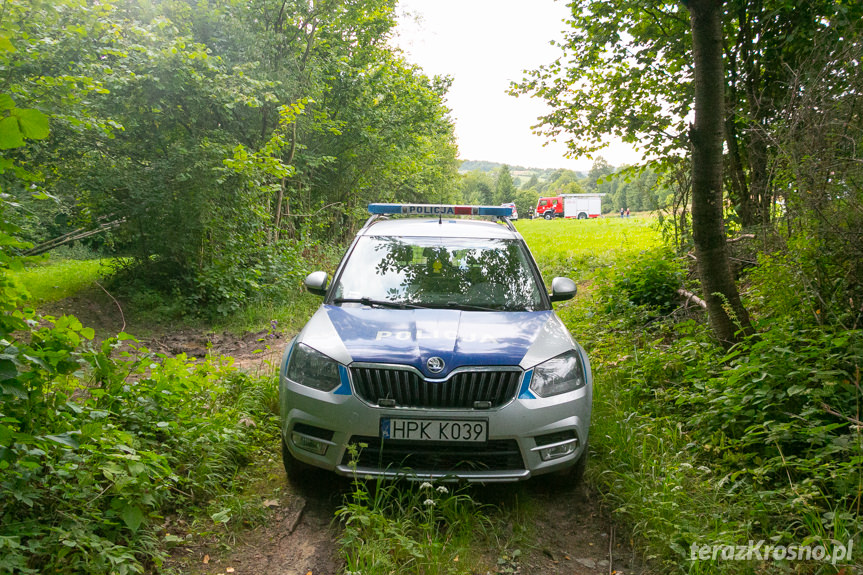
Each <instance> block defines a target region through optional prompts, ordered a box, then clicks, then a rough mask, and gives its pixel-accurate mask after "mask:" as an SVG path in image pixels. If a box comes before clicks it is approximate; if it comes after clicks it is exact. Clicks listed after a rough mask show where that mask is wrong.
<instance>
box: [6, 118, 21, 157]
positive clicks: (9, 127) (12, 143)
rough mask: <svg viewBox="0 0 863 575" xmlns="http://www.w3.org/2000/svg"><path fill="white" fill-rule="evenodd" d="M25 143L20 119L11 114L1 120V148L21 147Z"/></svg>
mask: <svg viewBox="0 0 863 575" xmlns="http://www.w3.org/2000/svg"><path fill="white" fill-rule="evenodd" d="M23 145H24V137H23V135H22V134H21V130H20V129H18V119H17V118H15V117H13V116H9V117H8V118H3V119H2V120H0V150H8V149H10V148H20V147H21V146H23Z"/></svg>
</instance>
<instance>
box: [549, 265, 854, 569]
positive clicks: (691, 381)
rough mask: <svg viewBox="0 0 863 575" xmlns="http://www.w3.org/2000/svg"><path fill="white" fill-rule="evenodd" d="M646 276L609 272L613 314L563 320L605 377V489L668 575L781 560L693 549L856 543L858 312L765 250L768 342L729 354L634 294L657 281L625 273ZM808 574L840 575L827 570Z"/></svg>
mask: <svg viewBox="0 0 863 575" xmlns="http://www.w3.org/2000/svg"><path fill="white" fill-rule="evenodd" d="M632 267H633V266H632V265H631V264H629V263H626V264H618V265H616V266H613V267H611V268H608V269H606V270H605V273H604V275H602V276H601V277H600V278H599V281H598V282H597V284H598V285H597V289H595V291H594V296H595V298H596V300H597V301H599V302H604V305H600V306H598V307H599V309H600V310H601V313H597V312H596V309H597V308H596V307H591V306H590V305H587V306H584V308H577V309H573V310H570V311H569V313H568V314H565V315H564V317H565V319H566V321H567V322H568V323H569V324H570V325H571V327H572V328H573V329H574V330H575V331H577V332H578V333H579V334H580V339H581V340H582V341H583V343H584V344H585V345H586V347H587V348H588V349H589V350H590V353H591V358H592V359H593V361H594V369H595V372H596V373H597V374H598V382H597V387H596V397H595V409H596V411H597V412H596V414H595V417H594V421H595V424H594V428H593V429H592V430H591V434H592V440H591V444H592V446H593V448H594V449H597V450H598V451H599V452H600V457H598V458H595V459H594V460H593V461H594V462H595V463H596V465H594V466H593V473H594V475H593V476H592V477H591V479H592V481H593V482H594V484H596V485H597V486H599V488H600V489H601V491H602V492H603V493H604V494H605V496H606V497H607V498H608V499H609V500H610V501H612V502H613V504H612V508H613V509H614V513H615V515H616V516H617V517H619V518H620V519H622V520H623V521H624V523H626V524H628V525H629V526H631V528H632V529H633V532H634V533H635V534H636V535H637V537H638V538H639V539H641V545H642V546H643V548H645V549H646V550H647V551H648V554H649V555H650V556H652V557H653V558H655V559H657V560H658V561H659V562H660V563H661V564H664V565H665V568H666V569H667V570H668V571H672V570H678V569H682V571H683V572H688V573H707V572H710V573H713V572H716V573H751V572H753V571H758V569H767V568H768V567H779V566H781V564H777V563H773V562H770V563H769V564H767V563H765V564H761V565H760V566H759V563H758V561H748V562H747V561H744V562H737V561H708V562H706V563H698V562H695V563H692V562H690V561H689V557H690V545H691V544H692V543H697V544H699V545H701V544H707V543H719V544H740V543H746V542H747V541H750V540H753V541H756V542H757V541H759V540H762V539H763V540H766V541H768V542H769V543H775V544H783V545H788V544H794V543H796V544H813V545H818V544H824V545H826V546H827V548H828V549H829V548H830V547H831V546H832V545H834V544H837V543H840V544H843V545H844V544H847V542H848V541H849V540H851V539H854V540H855V543H854V545H855V548H856V547H857V546H858V545H859V544H860V540H859V539H860V533H861V530H863V522H861V520H860V515H859V505H860V501H861V493H863V487H861V485H863V484H861V481H860V477H861V473H863V439H861V435H860V431H861V428H863V422H861V421H860V419H861V417H860V412H859V406H860V405H861V402H863V389H861V376H860V366H861V365H863V331H861V330H860V329H859V328H858V326H854V323H853V318H850V319H851V320H852V321H849V317H848V314H847V313H844V314H832V313H831V312H830V311H825V310H823V309H822V305H823V300H822V299H821V298H820V297H819V295H818V287H817V285H813V283H812V282H811V281H810V279H811V278H809V277H807V275H806V273H805V267H801V265H800V262H799V261H798V257H790V256H788V255H783V254H781V253H775V254H772V255H770V256H766V255H762V256H761V257H760V260H759V265H758V266H757V267H755V268H752V269H751V271H750V273H749V274H748V275H747V276H746V277H745V278H744V279H745V285H746V286H747V291H746V301H747V305H749V307H750V309H752V310H753V311H754V312H755V313H754V315H753V317H754V318H755V319H756V325H757V327H758V335H757V336H755V337H752V338H749V339H748V340H746V341H744V342H743V343H741V344H738V345H737V346H735V347H734V348H732V349H730V350H728V351H726V350H724V349H723V348H722V347H721V346H720V345H718V343H717V342H716V341H715V340H713V339H712V337H711V335H710V331H709V329H708V328H707V326H706V325H705V324H704V323H703V322H702V321H700V319H701V318H700V316H698V317H696V318H695V319H693V318H691V317H688V316H687V314H683V313H675V312H673V311H672V312H671V313H669V314H666V315H663V316H659V317H657V316H656V314H655V313H654V314H650V313H647V312H646V310H645V308H639V307H637V306H635V304H634V302H633V301H632V300H630V299H629V294H630V293H631V292H630V291H627V289H631V287H630V286H633V285H641V282H642V279H641V278H637V279H634V278H632V277H625V276H628V275H630V274H633V273H634V271H633V269H632ZM659 267H661V266H659ZM652 273H653V272H650V273H647V274H645V275H646V277H648V278H650V277H652V275H651V274H652ZM647 284H648V285H650V281H647ZM621 302H623V303H621ZM648 309H649V308H648ZM636 310H640V312H639V313H635V312H636ZM645 318H646V319H650V320H651V321H649V322H645V321H643V320H644V319H645ZM843 321H844V322H846V323H847V325H844V324H843ZM594 439H595V440H594ZM603 455H607V456H603ZM646 501H649V505H645V502H646ZM852 559H854V558H853V557H852ZM858 561H859V560H858ZM795 569H796V571H795V572H800V573H822V572H823V573H830V572H835V569H833V568H832V567H831V566H830V565H829V564H819V563H817V562H811V563H800V564H797V565H796V566H795Z"/></svg>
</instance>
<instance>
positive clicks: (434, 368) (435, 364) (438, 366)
mask: <svg viewBox="0 0 863 575" xmlns="http://www.w3.org/2000/svg"><path fill="white" fill-rule="evenodd" d="M426 367H427V368H428V370H429V371H430V372H431V373H440V372H442V371H443V368H444V367H446V364H445V363H444V362H443V360H442V359H441V358H439V357H430V358H429V360H428V361H427V362H426Z"/></svg>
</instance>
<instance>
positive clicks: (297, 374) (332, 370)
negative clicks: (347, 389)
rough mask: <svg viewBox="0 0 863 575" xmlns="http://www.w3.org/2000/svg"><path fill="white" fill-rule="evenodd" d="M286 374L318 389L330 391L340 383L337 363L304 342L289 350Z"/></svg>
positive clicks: (300, 382) (298, 381) (294, 379)
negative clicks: (289, 355)
mask: <svg viewBox="0 0 863 575" xmlns="http://www.w3.org/2000/svg"><path fill="white" fill-rule="evenodd" d="M287 376H288V379H291V380H293V381H296V382H297V383H299V384H301V385H305V386H308V387H311V388H312V389H318V390H320V391H332V390H334V389H335V388H337V387H338V386H339V384H340V383H341V379H340V378H339V364H338V363H336V362H335V360H332V359H330V358H328V357H327V356H325V355H324V354H322V353H321V352H319V351H316V350H314V349H312V348H310V347H309V346H307V345H306V344H304V343H298V344H297V345H296V347H294V350H293V351H292V352H291V360H290V363H289V364H288V373H287Z"/></svg>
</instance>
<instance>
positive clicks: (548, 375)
mask: <svg viewBox="0 0 863 575" xmlns="http://www.w3.org/2000/svg"><path fill="white" fill-rule="evenodd" d="M584 385H585V381H584V367H582V365H581V354H579V353H578V351H577V350H574V349H573V350H570V351H567V352H566V353H562V354H560V355H559V356H557V357H554V358H552V359H550V360H548V361H546V362H544V363H541V364H539V365H538V366H536V367H535V368H533V378H532V379H531V380H530V390H531V391H532V392H534V393H535V394H536V395H538V396H539V397H551V396H553V395H559V394H561V393H566V392H567V391H574V390H576V389H579V388H581V387H584Z"/></svg>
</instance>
